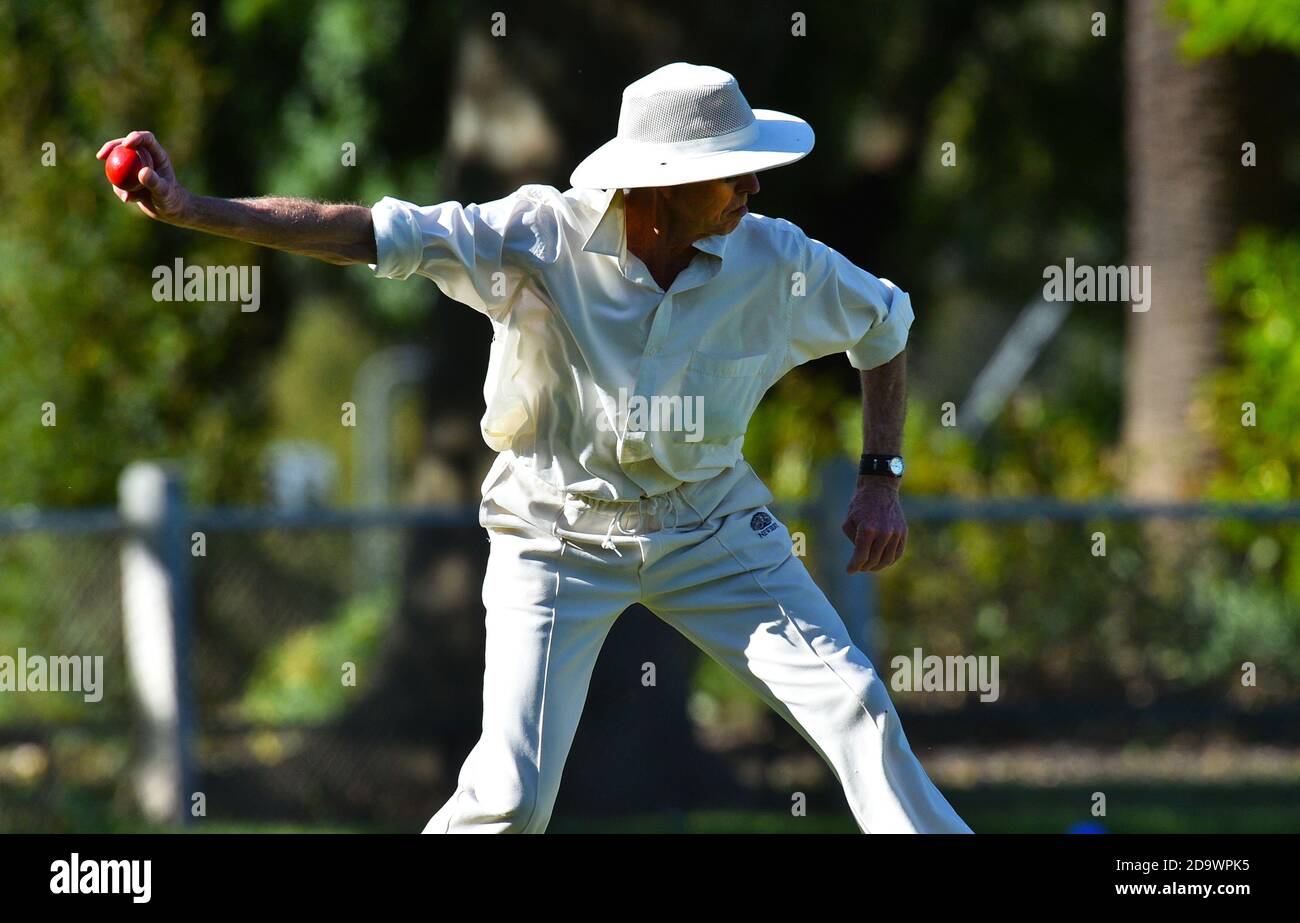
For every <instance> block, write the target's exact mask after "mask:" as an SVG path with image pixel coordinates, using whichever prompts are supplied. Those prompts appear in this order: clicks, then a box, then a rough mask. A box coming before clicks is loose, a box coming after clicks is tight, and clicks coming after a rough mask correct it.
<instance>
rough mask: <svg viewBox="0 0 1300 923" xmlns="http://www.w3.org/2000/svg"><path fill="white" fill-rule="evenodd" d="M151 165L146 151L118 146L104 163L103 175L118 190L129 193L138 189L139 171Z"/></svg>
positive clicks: (151, 162) (123, 145)
mask: <svg viewBox="0 0 1300 923" xmlns="http://www.w3.org/2000/svg"><path fill="white" fill-rule="evenodd" d="M152 165H153V159H152V158H151V157H150V156H149V152H148V151H146V150H143V149H140V148H134V147H127V146H126V145H125V144H119V145H118V146H117V147H115V148H113V152H112V153H111V154H109V155H108V159H107V160H105V161H104V173H105V174H106V175H107V176H108V181H109V182H110V183H112V184H113V185H114V186H116V187H117V188H118V189H125V190H127V191H128V192H130V191H131V190H132V189H139V188H140V180H139V179H138V177H139V175H140V170H141V169H142V168H144V167H148V166H152Z"/></svg>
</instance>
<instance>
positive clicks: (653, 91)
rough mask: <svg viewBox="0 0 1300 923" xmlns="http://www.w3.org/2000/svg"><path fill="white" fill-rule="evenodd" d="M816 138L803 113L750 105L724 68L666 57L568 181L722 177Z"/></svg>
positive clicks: (782, 160) (611, 183) (771, 162)
mask: <svg viewBox="0 0 1300 923" xmlns="http://www.w3.org/2000/svg"><path fill="white" fill-rule="evenodd" d="M813 140H814V139H813V130H812V126H811V125H809V124H808V123H807V122H805V121H804V120H803V119H801V118H799V117H798V116H795V115H789V114H787V113H785V112H774V111H773V110H771V109H751V108H750V107H749V103H748V102H747V101H746V100H745V97H744V96H743V95H742V94H741V92H740V86H739V84H737V83H736V78H735V77H733V76H731V74H728V73H727V72H726V71H724V70H719V69H718V68H716V67H705V66H700V65H696V64H683V63H677V64H666V65H664V66H663V67H661V68H659V69H658V70H657V71H654V72H653V73H650V74H647V75H646V76H645V77H642V78H641V79H640V80H638V81H636V82H635V83H632V84H630V85H629V86H628V87H627V89H625V90H624V91H623V106H622V109H621V110H620V111H619V116H618V135H617V136H616V137H614V138H613V139H611V140H610V141H607V142H605V143H604V144H602V145H601V146H600V147H598V148H597V149H596V150H595V151H593V152H592V153H591V154H590V155H588V157H587V158H586V159H585V160H583V162H582V163H580V164H578V167H577V169H576V170H574V171H573V175H572V176H571V177H570V178H569V182H570V183H572V184H573V185H574V186H576V187H583V188H591V189H614V188H618V187H623V188H627V189H631V188H636V187H640V186H680V185H681V184H683V183H698V182H701V181H703V180H709V179H724V178H726V177H729V176H737V175H741V174H745V173H757V172H758V171H759V170H769V169H771V168H772V167H780V166H784V165H785V164H788V163H794V162H795V161H796V160H799V159H800V158H802V157H804V156H806V155H807V153H808V152H809V151H811V150H812V147H813Z"/></svg>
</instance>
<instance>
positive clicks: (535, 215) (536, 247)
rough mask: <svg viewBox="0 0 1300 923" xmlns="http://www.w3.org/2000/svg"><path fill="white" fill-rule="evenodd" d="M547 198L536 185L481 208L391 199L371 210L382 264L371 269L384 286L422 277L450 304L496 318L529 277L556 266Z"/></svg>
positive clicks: (379, 262) (521, 189)
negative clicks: (551, 264) (544, 264)
mask: <svg viewBox="0 0 1300 923" xmlns="http://www.w3.org/2000/svg"><path fill="white" fill-rule="evenodd" d="M546 199H547V197H546V194H545V192H544V191H543V190H542V189H541V188H540V187H532V186H525V187H522V188H520V189H519V190H518V191H516V192H514V193H512V194H511V195H508V196H506V197H505V198H503V199H498V200H496V201H494V202H486V203H484V204H481V205H479V204H470V205H461V203H459V202H443V203H440V204H438V205H424V206H417V205H412V204H411V203H410V202H404V201H402V200H401V199H394V198H391V197H387V196H386V197H384V198H383V199H380V200H379V201H378V202H376V203H375V205H374V206H373V207H372V208H371V210H370V213H371V220H372V222H373V223H374V228H375V250H376V253H377V260H378V262H376V263H372V264H371V265H370V268H371V269H372V270H373V271H374V273H375V275H376V276H378V277H380V278H385V279H406V278H409V277H410V276H412V275H416V274H418V275H422V276H424V277H426V278H428V279H431V280H433V281H434V282H435V283H437V285H438V288H440V289H441V290H442V292H443V293H444V294H445V295H446V296H447V297H448V298H452V299H455V300H456V301H459V302H461V303H462V304H467V305H469V306H470V307H471V308H474V309H475V310H476V311H481V312H483V313H484V314H487V315H488V316H489V317H493V318H498V317H500V316H501V315H502V314H503V313H505V312H506V311H507V310H508V307H509V305H510V303H511V301H512V300H513V298H514V295H515V292H516V291H517V290H518V288H519V284H520V283H521V282H522V281H523V280H524V278H525V277H526V276H527V275H528V273H529V272H530V271H531V270H533V269H535V268H536V267H537V266H538V265H539V264H540V263H542V262H545V261H547V260H553V259H554V256H555V249H556V245H557V236H558V235H557V230H556V222H555V219H554V216H553V215H552V214H551V213H550V211H549V209H548V206H547V201H546Z"/></svg>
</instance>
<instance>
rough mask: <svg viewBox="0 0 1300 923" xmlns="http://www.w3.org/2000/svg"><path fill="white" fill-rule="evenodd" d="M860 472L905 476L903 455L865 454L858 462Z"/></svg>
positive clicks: (896, 476) (893, 476)
mask: <svg viewBox="0 0 1300 923" xmlns="http://www.w3.org/2000/svg"><path fill="white" fill-rule="evenodd" d="M858 474H879V475H882V476H883V477H887V478H901V477H902V476H903V456H901V455H863V456H862V461H860V462H859V463H858Z"/></svg>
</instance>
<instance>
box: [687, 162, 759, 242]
mask: <svg viewBox="0 0 1300 923" xmlns="http://www.w3.org/2000/svg"><path fill="white" fill-rule="evenodd" d="M758 190H759V185H758V177H757V176H755V175H754V174H753V173H744V174H741V175H739V176H730V177H727V178H726V179H710V180H705V181H704V182H702V183H687V184H686V185H684V186H667V187H664V190H663V192H664V197H663V202H664V207H665V208H667V209H668V211H669V212H670V213H671V214H672V217H673V219H674V220H673V224H675V225H676V226H678V227H682V228H688V229H690V230H691V231H692V232H693V234H694V235H697V237H710V236H712V235H714V234H730V233H731V232H732V231H734V230H735V229H736V226H737V225H739V224H740V219H741V218H743V217H745V215H746V214H747V213H748V211H749V209H748V208H747V203H748V201H749V197H750V196H752V195H754V194H755V193H756V192H758Z"/></svg>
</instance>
